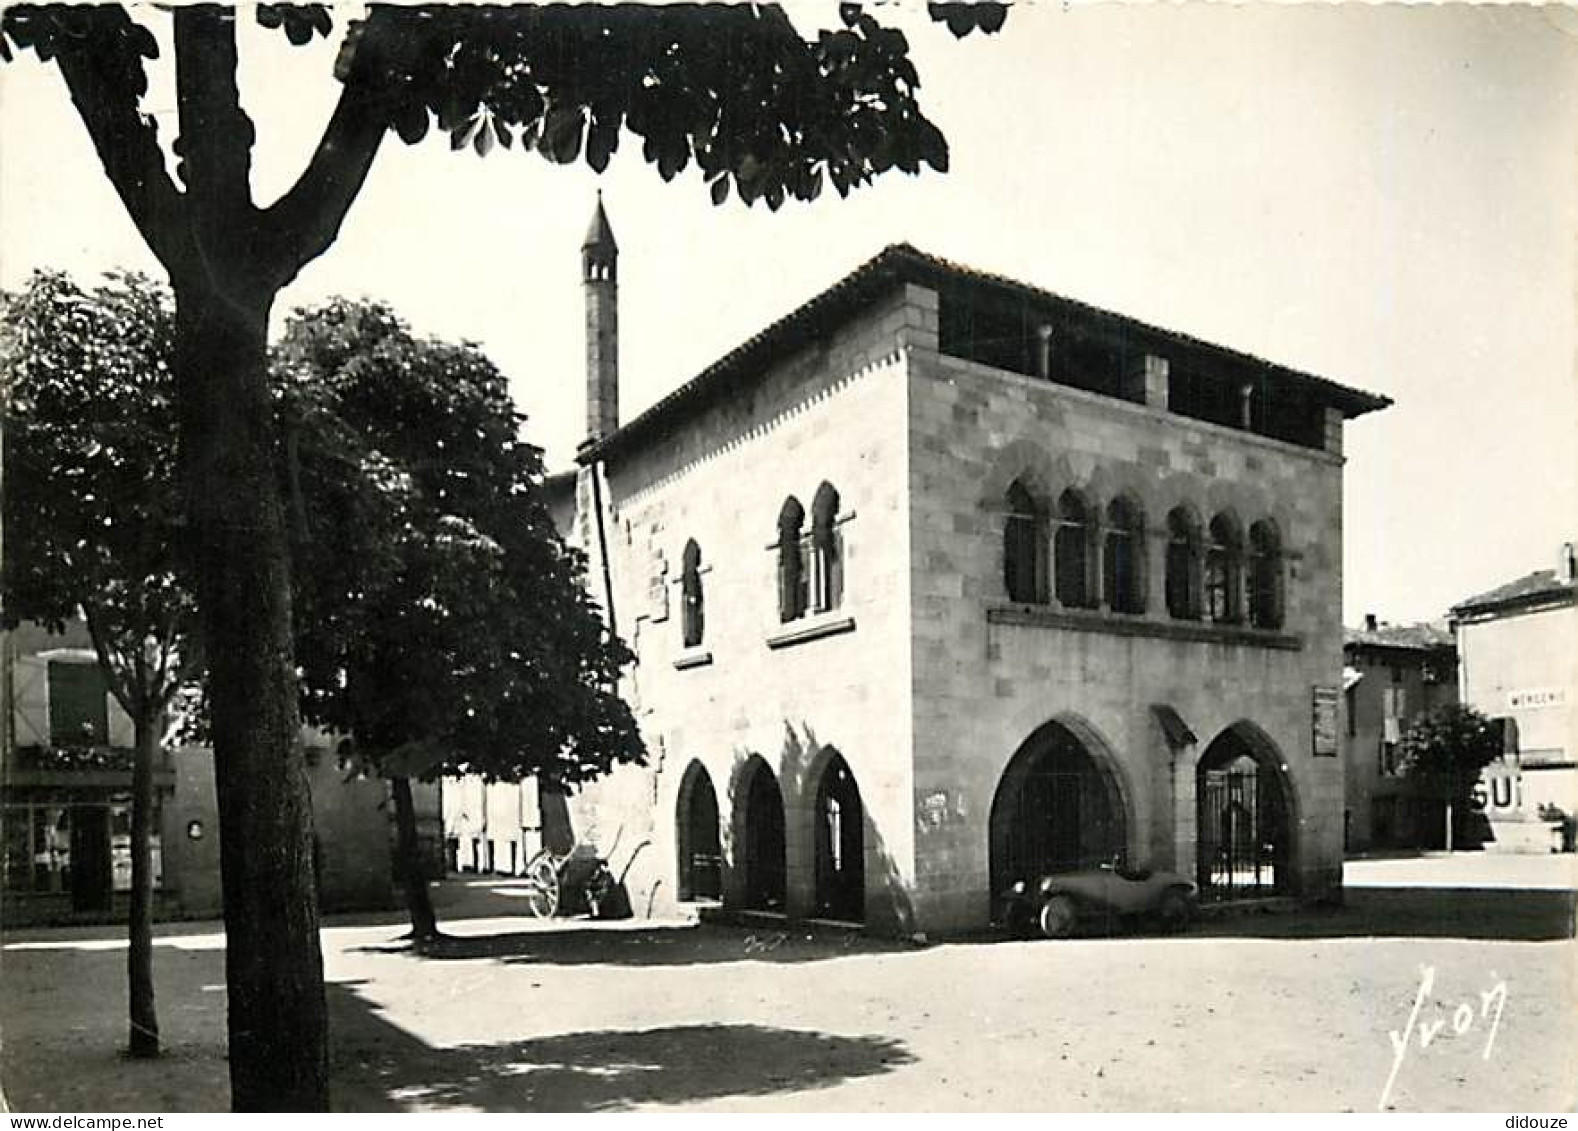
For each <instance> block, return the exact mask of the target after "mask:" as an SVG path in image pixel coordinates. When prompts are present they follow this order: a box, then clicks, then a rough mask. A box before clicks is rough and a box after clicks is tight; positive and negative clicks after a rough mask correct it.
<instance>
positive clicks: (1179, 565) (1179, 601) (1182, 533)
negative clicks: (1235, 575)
mask: <svg viewBox="0 0 1578 1131" xmlns="http://www.w3.org/2000/svg"><path fill="white" fill-rule="evenodd" d="M1165 587H1166V590H1167V615H1168V616H1170V617H1172V618H1173V619H1175V620H1199V619H1200V524H1199V523H1198V522H1197V521H1196V520H1195V517H1194V515H1193V514H1191V513H1190V512H1189V509H1188V508H1187V507H1174V508H1173V509H1172V510H1171V511H1169V512H1168V514H1167V576H1166V585H1165Z"/></svg>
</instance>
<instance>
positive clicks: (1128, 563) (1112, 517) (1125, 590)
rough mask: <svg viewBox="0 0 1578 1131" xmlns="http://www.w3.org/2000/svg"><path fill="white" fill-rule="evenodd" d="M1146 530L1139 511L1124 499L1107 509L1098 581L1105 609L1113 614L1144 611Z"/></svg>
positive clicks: (1113, 501)
mask: <svg viewBox="0 0 1578 1131" xmlns="http://www.w3.org/2000/svg"><path fill="white" fill-rule="evenodd" d="M1144 561H1145V528H1144V523H1142V522H1141V521H1140V511H1139V508H1138V507H1136V506H1135V505H1134V504H1133V503H1131V502H1129V501H1128V500H1127V499H1114V500H1112V503H1111V504H1110V505H1109V506H1108V507H1107V531H1106V537H1105V538H1104V539H1103V542H1102V562H1101V567H1102V568H1101V578H1102V586H1103V589H1104V590H1105V592H1104V594H1103V596H1105V598H1106V602H1107V607H1108V608H1109V609H1111V610H1112V611H1113V612H1115V613H1143V612H1144V611H1145V583H1144Z"/></svg>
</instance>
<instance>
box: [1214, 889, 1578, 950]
mask: <svg viewBox="0 0 1578 1131" xmlns="http://www.w3.org/2000/svg"><path fill="white" fill-rule="evenodd" d="M1575 904H1578V893H1575V892H1571V891H1558V890H1553V889H1533V888H1529V889H1510V888H1441V887H1430V888H1349V889H1347V891H1346V892H1345V894H1344V902H1343V905H1342V906H1341V907H1327V908H1301V909H1300V910H1298V911H1297V912H1293V913H1290V914H1244V915H1221V916H1219V917H1211V918H1208V919H1205V920H1202V921H1201V922H1199V923H1197V924H1196V925H1195V926H1194V927H1192V928H1190V930H1189V934H1190V935H1204V936H1211V937H1221V938H1259V939H1330V938H1371V937H1374V938H1423V939H1484V940H1503V941H1513V942H1553V941H1558V940H1561V939H1569V938H1572V937H1573V924H1574V907H1575Z"/></svg>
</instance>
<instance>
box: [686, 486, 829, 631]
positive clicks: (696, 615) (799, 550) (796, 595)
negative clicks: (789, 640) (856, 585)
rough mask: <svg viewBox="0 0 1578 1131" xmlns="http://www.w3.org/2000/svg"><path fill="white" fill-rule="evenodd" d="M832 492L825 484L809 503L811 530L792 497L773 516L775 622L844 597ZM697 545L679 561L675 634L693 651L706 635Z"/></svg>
mask: <svg viewBox="0 0 1578 1131" xmlns="http://www.w3.org/2000/svg"><path fill="white" fill-rule="evenodd" d="M838 518H839V515H838V492H837V491H836V490H835V489H834V488H833V486H832V484H830V483H823V484H822V485H821V486H820V487H818V488H817V492H816V496H815V497H814V498H813V499H812V500H811V529H810V530H806V529H804V527H805V508H803V507H802V506H801V505H800V500H798V499H796V498H795V497H794V496H793V495H790V496H789V498H787V499H785V500H784V505H783V507H782V509H781V510H780V511H779V512H778V542H777V543H776V545H775V546H774V550H775V551H776V553H777V555H778V619H779V620H780V621H781V622H783V623H788V622H789V621H793V620H799V619H800V618H801V617H804V616H806V615H807V614H809V613H825V612H828V611H830V610H832V609H836V608H838V607H839V605H840V604H841V603H842V602H843V598H844V541H843V535H842V533H841V532H840V530H839V524H838ZM701 575H702V565H701V547H700V546H698V545H697V544H696V540H695V539H694V538H692V539H690V540H689V541H688V542H686V543H685V550H684V553H683V554H682V556H681V558H680V575H679V589H680V635H681V640H682V643H683V645H684V646H685V647H686V648H696V647H699V646H700V644H701V641H702V637H703V635H704V634H705V632H706V595H705V593H704V591H703V588H702V580H701Z"/></svg>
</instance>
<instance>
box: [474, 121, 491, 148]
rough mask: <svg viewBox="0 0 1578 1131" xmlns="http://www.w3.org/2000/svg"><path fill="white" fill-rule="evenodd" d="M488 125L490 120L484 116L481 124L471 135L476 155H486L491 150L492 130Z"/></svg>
mask: <svg viewBox="0 0 1578 1131" xmlns="http://www.w3.org/2000/svg"><path fill="white" fill-rule="evenodd" d="M490 125H491V123H490V121H489V120H488V119H486V118H484V119H483V120H482V125H481V126H480V127H479V128H478V129H477V130H476V132H475V134H474V135H473V138H472V145H473V147H474V148H475V149H476V151H477V156H478V157H486V156H487V155H488V154H489V153H492V152H493V131H492V129H490V128H489V126H490Z"/></svg>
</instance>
